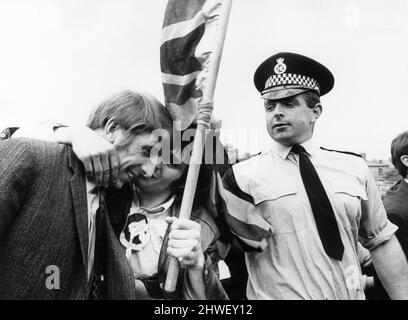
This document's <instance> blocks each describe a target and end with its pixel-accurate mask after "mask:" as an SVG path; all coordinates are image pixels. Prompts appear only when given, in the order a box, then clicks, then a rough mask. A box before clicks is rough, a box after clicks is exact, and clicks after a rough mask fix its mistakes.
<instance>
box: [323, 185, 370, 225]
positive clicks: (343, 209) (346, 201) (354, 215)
mask: <svg viewBox="0 0 408 320" xmlns="http://www.w3.org/2000/svg"><path fill="white" fill-rule="evenodd" d="M330 184H331V187H332V190H333V197H334V201H333V203H332V205H333V206H334V209H335V210H336V212H337V213H338V219H340V220H341V221H342V222H343V225H349V226H350V227H351V228H352V229H354V230H358V227H359V221H360V218H361V202H362V201H367V199H368V198H367V194H366V192H365V189H364V187H363V186H362V185H361V184H359V183H358V182H357V181H354V180H353V179H351V178H346V177H340V178H336V179H333V180H332V181H331V182H330Z"/></svg>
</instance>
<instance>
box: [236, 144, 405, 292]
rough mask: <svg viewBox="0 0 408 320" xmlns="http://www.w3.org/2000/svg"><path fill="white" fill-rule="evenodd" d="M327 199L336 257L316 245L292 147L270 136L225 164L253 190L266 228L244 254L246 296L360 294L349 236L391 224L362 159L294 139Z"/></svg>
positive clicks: (383, 236) (369, 236) (377, 240)
mask: <svg viewBox="0 0 408 320" xmlns="http://www.w3.org/2000/svg"><path fill="white" fill-rule="evenodd" d="M302 146H303V147H304V148H305V149H306V151H307V152H308V154H309V155H310V160H311V162H312V163H313V165H314V167H315V168H316V171H317V173H318V175H319V177H320V180H321V181H322V184H323V186H324V188H325V190H326V192H327V195H328V197H329V200H330V202H331V205H332V207H333V210H334V213H335V217H336V220H337V224H338V227H339V230H340V235H341V238H342V242H343V244H344V247H345V251H344V255H343V259H342V261H338V260H335V259H332V258H330V257H329V256H327V254H326V253H325V251H324V248H323V246H322V243H321V240H320V237H319V234H318V231H317V228H316V224H315V221H314V217H313V212H312V209H311V207H310V202H309V199H308V196H307V194H306V190H305V188H304V185H303V182H302V178H301V175H300V171H299V164H298V160H299V158H298V155H296V154H293V153H292V152H290V147H286V146H283V145H280V144H278V143H275V144H274V145H273V148H272V150H271V151H270V152H267V153H264V154H262V155H259V156H256V157H254V158H251V159H250V160H247V161H244V162H242V163H239V164H236V165H234V167H233V171H234V175H235V178H236V182H237V184H238V186H239V188H240V189H241V190H242V191H244V192H245V193H247V194H249V195H251V196H252V197H253V201H254V204H255V206H256V207H257V212H258V213H257V214H258V215H260V217H258V218H259V219H260V220H262V223H265V224H267V225H268V226H269V229H270V231H271V236H270V237H269V238H268V239H267V240H266V241H267V243H266V247H265V249H264V250H263V251H262V252H249V253H247V254H246V264H247V268H248V271H249V279H248V287H247V296H248V298H249V299H364V292H363V290H362V288H361V283H360V279H361V269H360V264H359V259H358V249H357V241H360V242H361V244H362V245H363V246H364V247H365V248H367V249H374V248H375V247H377V246H379V245H380V244H382V243H383V242H384V241H387V240H388V239H390V238H391V236H392V235H393V234H394V233H395V231H396V230H397V227H396V226H395V225H393V224H392V223H391V222H389V221H388V219H387V216H386V213H385V210H384V206H383V204H382V201H381V197H380V195H379V193H378V191H377V187H376V185H375V181H374V179H373V177H372V175H371V173H370V171H369V169H368V167H367V165H366V163H365V161H364V160H363V159H362V158H360V157H356V156H354V155H348V154H343V153H339V152H331V151H326V150H322V149H320V148H317V147H314V146H313V142H312V141H311V140H309V141H307V142H305V143H304V144H302Z"/></svg>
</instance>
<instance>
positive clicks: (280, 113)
mask: <svg viewBox="0 0 408 320" xmlns="http://www.w3.org/2000/svg"><path fill="white" fill-rule="evenodd" d="M273 116H274V117H275V118H280V117H283V116H284V110H283V107H282V104H281V103H279V102H278V103H276V105H275V109H274V110H273Z"/></svg>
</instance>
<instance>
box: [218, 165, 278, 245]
mask: <svg viewBox="0 0 408 320" xmlns="http://www.w3.org/2000/svg"><path fill="white" fill-rule="evenodd" d="M246 161H249V160H246ZM246 161H245V162H246ZM241 164H242V163H240V164H239V166H241ZM244 165H246V164H244ZM218 168H220V167H218ZM241 168H242V167H241ZM241 168H239V167H238V166H237V165H234V166H232V165H229V166H228V167H227V168H225V167H224V168H223V169H221V170H218V171H217V189H218V190H217V193H218V195H219V198H218V199H219V202H220V204H221V210H222V212H221V214H220V215H219V216H220V217H222V218H223V223H225V225H226V227H227V228H228V229H229V231H230V232H231V233H232V234H233V235H234V236H235V237H237V239H238V240H239V243H240V244H241V246H242V248H243V249H244V250H245V251H262V250H263V249H265V248H266V247H267V245H268V243H267V239H268V238H269V237H270V236H271V235H272V230H271V226H270V225H269V223H268V222H267V221H265V220H264V218H263V217H262V214H261V212H260V210H259V208H258V207H257V206H256V204H255V203H254V199H253V197H252V196H251V195H250V194H249V193H248V192H246V191H244V190H243V189H242V188H241V187H240V186H239V182H237V181H239V175H240V173H239V172H240V171H242V169H241ZM237 169H238V170H237ZM240 169H241V170H240ZM237 171H238V177H237Z"/></svg>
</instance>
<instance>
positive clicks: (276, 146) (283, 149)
mask: <svg viewBox="0 0 408 320" xmlns="http://www.w3.org/2000/svg"><path fill="white" fill-rule="evenodd" d="M300 145H301V146H302V147H303V148H305V150H306V152H307V153H308V154H310V155H313V153H315V151H316V148H315V146H314V143H313V138H311V139H309V140H307V141H305V142H303V143H301V144H300ZM290 149H292V146H285V145H283V144H280V143H279V142H276V141H274V140H273V143H272V151H273V152H274V153H276V154H277V155H278V156H280V157H281V158H282V159H284V160H285V159H286V158H287V157H288V155H289V153H290Z"/></svg>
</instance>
